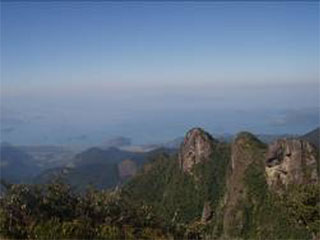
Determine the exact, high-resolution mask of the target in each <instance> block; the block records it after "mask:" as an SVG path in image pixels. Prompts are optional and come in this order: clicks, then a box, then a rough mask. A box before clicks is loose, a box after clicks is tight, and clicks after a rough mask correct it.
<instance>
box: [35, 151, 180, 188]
mask: <svg viewBox="0 0 320 240" xmlns="http://www.w3.org/2000/svg"><path fill="white" fill-rule="evenodd" d="M175 152H176V151H174V150H171V149H165V148H161V149H156V150H154V151H150V152H130V151H124V150H120V149H118V148H115V147H111V148H108V149H106V150H104V149H101V148H98V147H93V148H89V149H87V150H85V151H83V152H81V153H79V154H77V155H76V156H75V157H74V159H73V160H72V161H71V163H70V164H67V165H66V166H64V167H59V168H52V169H48V170H45V171H43V172H41V174H39V175H38V176H36V177H35V178H34V183H47V182H51V181H54V180H56V179H61V180H63V181H65V182H67V183H69V184H71V185H73V186H75V187H77V188H78V189H80V190H83V189H85V188H86V187H87V186H88V185H93V186H95V187H97V188H100V189H105V188H111V187H115V186H116V185H117V184H121V183H122V182H124V181H127V180H128V179H130V178H131V177H133V176H134V175H135V173H136V172H137V169H138V168H140V167H141V166H142V165H143V164H144V163H146V162H147V161H149V160H150V159H152V158H153V156H155V155H158V154H162V153H166V154H173V153H175ZM128 163H129V164H128Z"/></svg>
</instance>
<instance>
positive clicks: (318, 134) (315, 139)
mask: <svg viewBox="0 0 320 240" xmlns="http://www.w3.org/2000/svg"><path fill="white" fill-rule="evenodd" d="M301 139H304V140H306V141H308V142H310V143H312V144H313V145H314V146H316V147H318V148H320V127H318V128H316V129H314V130H312V131H310V132H308V133H306V134H305V135H303V136H302V137H301Z"/></svg>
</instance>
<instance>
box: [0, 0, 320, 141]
mask: <svg viewBox="0 0 320 240" xmlns="http://www.w3.org/2000/svg"><path fill="white" fill-rule="evenodd" d="M318 42H319V3H317V2H307V3H303V2H282V3H276V2H260V3H253V2H246V3H245V2H226V3H223V2H216V3H209V2H201V3H195V2H182V3H178V2H155V3H142V2H137V3H130V2H121V3H115V2H104V3H101V2H100V3H99V2H95V3H80V2H67V3H57V2H56V3H54V2H50V3H35V2H34V3H17V2H16V3H1V70H2V71H1V113H2V114H1V119H2V121H1V122H2V130H3V131H2V138H4V139H6V140H9V141H13V142H34V143H36V142H48V143H57V142H58V143H64V142H66V141H68V140H66V139H71V138H76V137H77V136H82V135H86V136H88V138H90V136H91V138H95V141H100V140H97V139H101V138H107V137H109V136H114V135H126V136H129V137H132V138H133V139H134V140H135V141H136V142H152V141H162V140H166V139H170V138H172V137H174V136H180V135H182V134H184V132H185V131H186V130H187V129H188V128H190V127H192V126H202V127H204V128H206V129H208V130H209V131H211V132H213V133H223V132H231V133H233V132H237V131H240V130H250V131H253V132H256V133H257V132H258V133H259V132H260V133H261V132H263V133H285V132H293V133H302V132H305V131H308V130H310V129H311V128H313V127H315V126H317V125H318V124H319V106H318V101H319V69H318V67H319V43H318ZM297 119H298V120H297ZM10 129H11V130H10ZM21 135H23V137H21ZM98 135H99V137H97V136H98ZM93 136H96V137H93Z"/></svg>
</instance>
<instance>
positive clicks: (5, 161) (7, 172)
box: [0, 144, 40, 182]
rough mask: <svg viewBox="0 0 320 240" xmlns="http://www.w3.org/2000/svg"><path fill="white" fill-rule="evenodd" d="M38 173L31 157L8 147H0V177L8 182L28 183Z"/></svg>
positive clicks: (15, 148)
mask: <svg viewBox="0 0 320 240" xmlns="http://www.w3.org/2000/svg"><path fill="white" fill-rule="evenodd" d="M39 172H40V168H39V167H38V166H37V165H36V164H34V159H33V158H32V156H30V155H29V154H27V153H26V152H24V151H23V150H21V149H19V148H17V147H15V146H13V145H10V144H1V146H0V173H1V174H0V177H1V178H3V179H5V180H7V181H10V182H28V181H29V180H30V178H32V176H35V175H36V174H38V173H39Z"/></svg>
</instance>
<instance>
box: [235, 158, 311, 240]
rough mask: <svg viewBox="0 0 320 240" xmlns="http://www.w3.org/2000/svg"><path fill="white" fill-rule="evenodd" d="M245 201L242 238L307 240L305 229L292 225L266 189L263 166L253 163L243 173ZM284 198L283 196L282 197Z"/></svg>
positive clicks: (280, 201)
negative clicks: (245, 192)
mask: <svg viewBox="0 0 320 240" xmlns="http://www.w3.org/2000/svg"><path fill="white" fill-rule="evenodd" d="M245 184H246V188H247V189H246V191H247V198H246V199H244V200H243V204H242V207H243V211H244V226H243V230H242V232H241V233H240V235H241V236H242V237H243V238H245V239H261V238H263V239H264V238H266V239H306V238H311V234H310V232H309V233H308V231H307V229H306V228H304V227H301V226H299V225H298V224H296V223H294V222H292V217H291V216H290V214H289V212H288V208H287V206H286V205H284V204H283V203H284V201H283V199H282V197H281V196H277V195H276V194H275V193H272V192H270V191H269V190H268V186H267V183H266V179H265V176H264V171H263V166H260V165H259V164H258V163H252V164H251V165H250V166H249V167H248V169H247V171H246V174H245ZM284 196H286V195H284Z"/></svg>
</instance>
